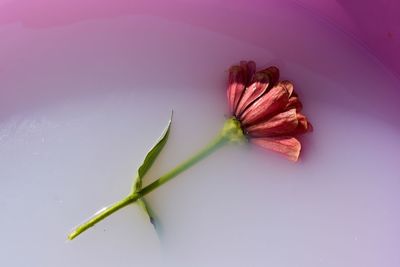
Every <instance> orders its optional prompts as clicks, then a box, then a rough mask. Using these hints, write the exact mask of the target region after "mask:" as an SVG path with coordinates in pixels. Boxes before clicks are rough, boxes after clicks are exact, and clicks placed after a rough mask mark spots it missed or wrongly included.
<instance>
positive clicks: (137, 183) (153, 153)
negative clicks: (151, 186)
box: [132, 112, 173, 192]
mask: <svg viewBox="0 0 400 267" xmlns="http://www.w3.org/2000/svg"><path fill="white" fill-rule="evenodd" d="M172 115H173V112H172V113H171V117H170V119H169V121H168V125H167V127H166V128H165V130H164V132H163V133H162V135H161V137H160V138H159V139H158V141H157V143H156V144H155V145H154V146H153V148H152V149H150V151H149V152H148V153H147V155H146V157H145V159H144V161H143V163H142V164H141V165H140V167H139V169H138V171H137V176H136V179H135V180H134V181H133V184H132V190H133V192H137V191H139V190H140V189H142V181H143V178H144V176H145V175H146V173H147V171H148V170H149V169H150V167H151V166H152V165H153V163H154V161H155V160H156V158H157V157H158V155H159V154H160V152H161V150H162V149H163V148H164V146H165V144H166V143H167V140H168V136H169V131H170V128H171V122H172Z"/></svg>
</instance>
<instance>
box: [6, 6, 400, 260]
mask: <svg viewBox="0 0 400 267" xmlns="http://www.w3.org/2000/svg"><path fill="white" fill-rule="evenodd" d="M10 2H12V1H10ZM49 10H51V7H49ZM228 10H229V9H228ZM244 11H245V12H247V13H246V14H248V13H251V11H250V9H249V10H244ZM199 12H200V11H199ZM200 13H201V12H200ZM95 14H96V13H95ZM208 14H209V17H210V20H212V19H213V18H214V17H216V16H217V15H218V14H219V15H218V17H219V20H220V21H221V24H220V25H221V28H220V29H219V30H215V29H210V28H209V27H207V25H198V24H194V25H193V24H190V23H188V22H187V21H185V20H180V19H179V18H175V19H173V18H171V17H163V16H155V15H154V14H152V15H151V16H149V15H148V14H146V13H141V14H140V15H139V14H134V15H132V14H127V15H126V16H119V15H116V16H115V17H113V18H109V17H107V18H102V17H101V16H97V17H95V18H91V19H90V20H88V19H83V20H74V21H73V22H72V23H59V24H52V25H47V24H46V25H44V26H43V25H42V27H31V26H30V25H29V24H26V23H22V24H21V23H19V22H16V23H9V24H3V25H1V26H0V40H1V42H0V46H1V47H0V58H1V61H0V103H1V105H0V162H1V168H0V207H1V220H0V227H1V228H2V229H3V233H2V238H1V239H0V248H1V249H0V263H1V265H2V266H3V265H4V266H84V265H86V266H121V267H123V266H132V265H142V266H174V267H175V266H278V267H281V266H304V267H305V266H307V267H314V266H315V267H319V266H322V265H323V266H341V267H353V266H365V267H373V266H387V267H397V266H399V265H400V256H399V254H398V249H397V248H398V247H399V246H400V241H399V239H398V236H399V234H400V232H399V227H398V225H399V224H400V216H399V206H398V203H399V201H400V196H399V194H398V192H399V190H400V179H399V176H398V151H399V150H400V141H399V138H398V136H399V133H400V120H399V119H398V114H400V107H399V105H398V99H399V94H400V91H399V90H398V88H399V86H400V84H399V81H398V80H397V79H396V78H395V77H394V76H393V75H392V74H391V72H390V71H389V70H387V69H386V68H385V67H384V66H383V65H381V64H380V63H379V62H378V61H377V60H376V59H375V58H374V57H373V56H371V55H370V54H368V53H367V51H366V50H364V49H363V48H361V47H360V46H359V45H358V44H357V43H356V42H354V41H353V40H352V39H350V38H349V37H348V36H346V35H344V34H343V33H342V32H339V31H337V30H336V29H334V28H332V27H330V26H329V25H326V24H324V23H321V21H319V20H315V19H314V17H312V16H309V13H308V12H307V11H306V10H303V9H299V8H298V7H297V6H293V5H290V4H281V5H273V6H271V8H270V9H268V10H266V11H265V12H264V13H263V14H260V12H256V11H254V14H253V16H251V17H249V19H248V20H250V21H249V28H248V29H247V28H246V29H247V30H246V29H244V28H240V29H239V28H236V31H237V32H235V27H236V26H237V25H239V24H240V25H243V24H241V22H242V21H241V19H243V16H241V15H240V14H239V13H238V11H237V10H236V9H234V10H230V11H229V12H227V13H224V14H225V15H221V14H222V13H218V14H214V13H213V11H212V10H210V11H209V13H208ZM282 14H285V15H282ZM235 15H236V16H237V17H240V18H241V19H240V20H238V21H235V20H234V17H235ZM221 16H224V17H221ZM205 17H207V16H205ZM261 18H264V19H265V20H266V21H271V22H273V23H265V25H264V26H263V31H260V27H259V26H257V27H251V26H250V25H251V24H252V23H254V22H255V21H263V20H262V19H261ZM210 20H208V21H210ZM232 33H235V34H232ZM255 34H258V36H259V39H257V40H258V41H257V40H255V39H251V40H250V41H247V40H246V37H248V36H250V35H251V36H255ZM242 59H253V60H255V61H256V62H257V63H258V64H259V65H260V66H268V65H272V64H275V65H277V66H279V67H280V70H281V73H282V77H283V78H288V79H290V80H292V81H293V82H294V85H295V88H296V90H297V92H298V93H299V95H300V97H301V99H302V102H303V105H304V112H305V113H306V114H307V115H308V116H309V118H310V121H312V122H313V125H314V132H313V133H312V134H310V135H308V136H305V138H304V140H303V143H304V151H303V154H302V159H301V161H300V163H298V164H293V163H291V162H289V161H287V160H286V159H285V158H282V157H280V156H279V155H275V154H273V153H267V152H264V151H261V150H258V149H255V148H250V147H246V146H236V147H235V146H232V147H227V148H224V149H222V150H220V151H218V152H216V154H214V155H212V156H211V157H210V158H208V159H206V160H205V161H203V162H201V163H200V164H199V165H198V166H196V167H194V168H193V169H191V170H189V171H187V172H185V173H184V174H182V175H181V176H180V177H178V178H177V179H176V180H174V181H172V182H171V183H169V184H166V185H165V186H163V187H162V188H160V189H157V191H155V192H153V193H151V194H150V195H149V198H148V201H149V203H150V204H151V205H152V207H153V209H154V211H155V212H156V214H157V215H158V219H159V221H160V225H161V226H160V228H159V235H160V240H158V239H157V236H156V235H155V234H154V232H153V228H152V225H151V224H150V223H149V222H148V219H147V218H146V216H145V215H144V214H142V213H141V210H140V209H139V208H137V207H133V206H132V207H128V208H126V209H124V210H121V211H119V212H117V213H116V214H114V215H113V216H111V217H110V218H109V219H107V220H106V221H104V222H103V223H101V224H99V225H98V226H97V227H95V228H94V229H92V230H91V231H90V232H87V233H85V234H84V235H82V236H81V237H79V238H77V239H76V240H74V241H73V242H67V241H66V234H67V233H68V231H69V230H71V228H72V226H73V225H74V224H76V223H77V222H79V220H82V219H83V218H85V216H87V215H89V214H91V213H92V212H95V211H96V210H98V209H99V208H101V206H102V205H105V204H108V203H111V202H113V201H116V200H118V199H120V198H121V197H122V196H124V195H126V194H127V193H128V192H129V189H130V184H131V179H132V176H133V175H134V174H135V172H136V169H137V167H138V166H139V165H140V163H141V162H142V160H143V157H144V155H145V153H146V152H147V150H148V149H149V148H150V147H151V145H152V144H154V142H155V140H156V139H157V138H158V136H159V133H160V132H161V131H162V130H163V127H164V126H165V122H166V121H167V120H168V118H169V115H170V111H171V109H173V110H174V123H173V126H172V128H171V135H170V140H169V141H168V144H167V145H166V147H165V150H164V151H163V153H162V154H161V155H160V158H159V161H158V162H157V163H156V166H155V168H154V169H152V170H150V172H149V175H150V177H157V176H160V175H161V174H163V173H165V172H166V171H167V170H169V169H171V168H172V167H173V166H175V165H176V164H177V163H178V162H180V161H181V160H183V159H184V158H186V157H187V156H189V155H191V154H192V153H193V152H195V151H196V150H198V149H199V148H201V147H202V146H203V145H205V144H206V143H207V142H208V141H209V140H210V139H211V138H212V137H213V136H214V135H215V134H216V133H217V132H218V131H219V129H220V127H221V126H222V124H223V122H224V121H225V118H224V114H228V110H227V104H226V79H227V68H228V67H229V66H230V65H231V64H233V63H237V62H238V61H239V60H242Z"/></svg>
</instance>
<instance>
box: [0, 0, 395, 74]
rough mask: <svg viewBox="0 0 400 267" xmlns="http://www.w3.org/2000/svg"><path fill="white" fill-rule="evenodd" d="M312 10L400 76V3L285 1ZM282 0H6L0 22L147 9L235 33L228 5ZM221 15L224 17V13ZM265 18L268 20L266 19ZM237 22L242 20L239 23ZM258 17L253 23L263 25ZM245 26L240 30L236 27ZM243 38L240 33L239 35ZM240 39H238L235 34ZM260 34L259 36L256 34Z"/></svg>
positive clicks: (45, 22)
mask: <svg viewBox="0 0 400 267" xmlns="http://www.w3.org/2000/svg"><path fill="white" fill-rule="evenodd" d="M286 2H288V3H289V4H297V5H301V6H302V7H304V8H306V9H308V10H310V11H311V12H312V13H314V14H317V16H320V17H322V18H323V19H325V20H327V21H330V22H331V23H333V24H334V25H336V26H337V27H338V28H340V29H342V30H343V31H345V32H346V33H348V34H350V35H352V36H353V37H355V38H356V39H358V40H359V41H360V42H361V43H362V44H363V45H364V46H365V47H367V49H369V50H370V52H371V53H372V54H374V55H375V56H376V57H377V58H378V59H379V60H380V61H381V62H382V63H383V64H384V65H385V66H386V67H388V68H389V69H390V70H392V71H393V72H394V73H395V74H396V75H397V76H400V27H399V26H400V16H398V15H397V14H398V13H399V11H400V2H399V1H397V0H385V1H384V2H382V3H380V5H377V4H376V1H371V0H366V1H362V4H360V1H357V0H346V1H344V0H322V1H319V0H286ZM278 4H279V5H281V4H282V1H277V0H268V1H260V0H251V1H246V0H235V1H226V0H223V1H211V0H205V1H196V0H189V1H182V0H171V1H168V2H167V3H166V2H164V1H154V0H153V1H143V0H137V1H129V0H115V1H108V0H97V1H95V0H83V1H82V0H59V1H52V0H35V1H32V0H20V1H15V0H2V1H0V25H4V24H9V23H22V24H23V25H24V26H25V27H30V28H47V27H56V26H62V25H68V24H72V23H76V22H79V21H82V20H88V19H96V18H112V17H118V16H123V15H131V14H148V15H155V16H161V17H166V18H169V19H174V20H180V21H184V22H186V23H191V24H195V25H198V26H203V27H207V28H209V29H213V30H217V31H221V32H225V31H227V32H231V31H232V29H229V27H231V25H232V24H231V22H232V21H230V20H229V19H231V18H232V17H229V18H227V17H226V16H224V15H223V13H224V12H217V10H219V11H223V10H231V11H232V10H235V12H238V11H240V10H246V11H247V12H260V11H262V10H263V9H268V7H269V6H271V5H278ZM221 14H222V16H221ZM265 23H266V22H265ZM235 26H237V25H235ZM262 26H263V23H262V22H257V24H256V25H254V27H260V28H261V27H262ZM235 30H236V31H240V29H235ZM239 37H240V36H239ZM235 38H238V36H237V35H236V36H235ZM255 38H256V37H255Z"/></svg>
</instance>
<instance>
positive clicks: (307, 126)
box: [290, 113, 313, 135]
mask: <svg viewBox="0 0 400 267" xmlns="http://www.w3.org/2000/svg"><path fill="white" fill-rule="evenodd" d="M297 120H298V122H299V123H298V125H297V127H296V128H295V129H294V130H293V132H291V133H290V134H291V135H300V134H305V133H307V132H312V131H313V127H312V125H311V123H310V122H309V121H308V119H307V117H306V116H304V115H303V114H301V113H297Z"/></svg>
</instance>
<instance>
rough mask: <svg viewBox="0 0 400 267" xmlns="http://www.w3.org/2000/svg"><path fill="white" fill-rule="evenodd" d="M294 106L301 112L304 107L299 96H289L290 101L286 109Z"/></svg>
mask: <svg viewBox="0 0 400 267" xmlns="http://www.w3.org/2000/svg"><path fill="white" fill-rule="evenodd" d="M292 108H295V109H296V111H297V112H300V111H301V110H302V109H303V104H301V102H300V100H299V98H298V97H297V96H293V95H292V96H291V97H290V98H289V103H288V104H287V106H286V109H292Z"/></svg>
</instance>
